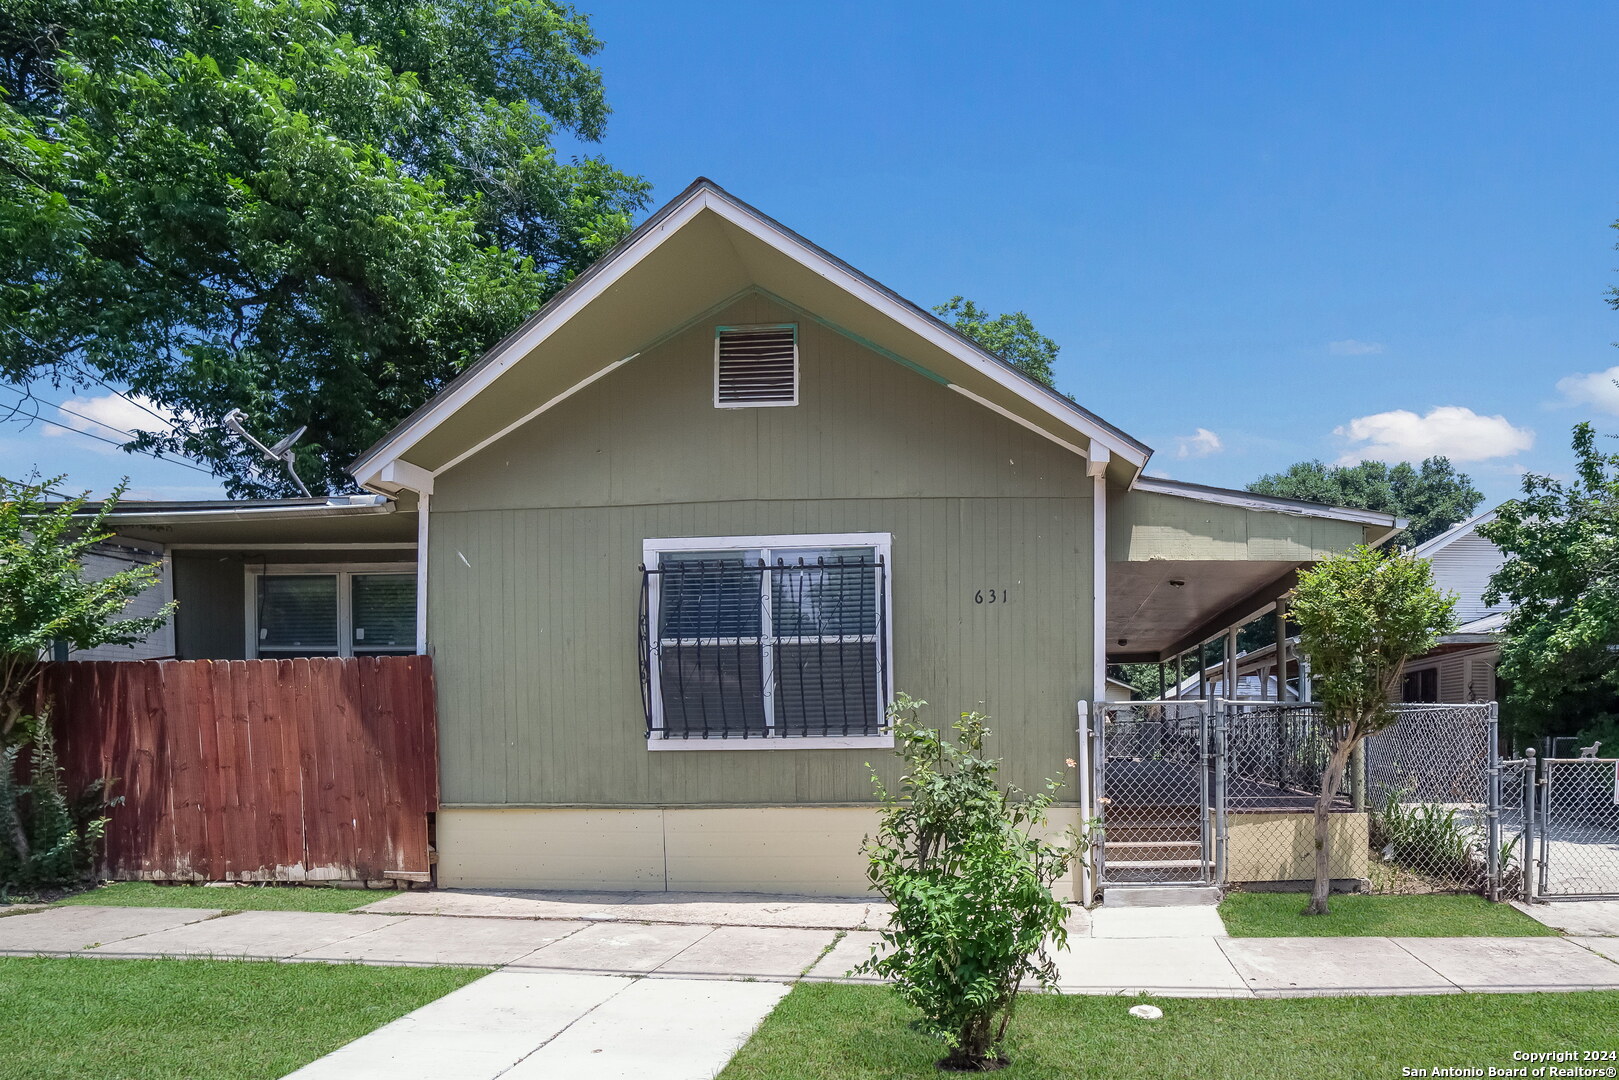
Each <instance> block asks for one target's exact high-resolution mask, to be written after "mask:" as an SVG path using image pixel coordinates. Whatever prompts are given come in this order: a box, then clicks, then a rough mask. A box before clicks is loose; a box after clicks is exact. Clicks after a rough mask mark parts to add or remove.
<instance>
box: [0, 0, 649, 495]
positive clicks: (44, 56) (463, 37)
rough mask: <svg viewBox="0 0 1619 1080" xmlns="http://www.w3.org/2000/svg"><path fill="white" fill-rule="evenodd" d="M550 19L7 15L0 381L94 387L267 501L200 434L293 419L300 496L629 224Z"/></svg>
mask: <svg viewBox="0 0 1619 1080" xmlns="http://www.w3.org/2000/svg"><path fill="white" fill-rule="evenodd" d="M599 49H600V42H599V41H598V40H597V38H596V37H595V35H594V34H593V32H592V30H591V27H590V24H589V22H588V20H587V19H586V18H585V17H584V16H583V15H581V14H579V13H577V12H576V11H575V10H574V9H573V8H571V7H570V6H568V5H567V4H564V3H560V2H554V0H502V2H500V3H494V2H490V0H356V2H354V3H344V4H338V3H335V2H329V0H273V2H269V0H7V2H6V3H4V4H0V377H3V378H5V379H7V380H11V381H13V382H15V383H22V382H24V381H26V380H36V379H41V378H46V379H50V380H54V381H56V382H58V383H70V384H87V381H89V380H105V381H107V382H110V383H113V384H115V385H121V386H124V387H127V388H129V389H131V390H133V391H135V392H137V393H139V394H142V395H144V396H146V397H148V398H150V399H152V400H153V401H155V402H157V403H158V404H159V405H160V406H162V408H163V409H164V410H166V411H167V412H169V413H172V414H173V416H174V425H173V427H172V428H171V427H169V426H168V425H165V424H163V423H159V422H156V421H155V420H154V422H153V424H152V425H150V426H151V428H152V430H151V431H149V432H145V433H143V434H142V436H141V437H140V438H139V439H138V440H137V441H136V445H138V446H139V447H141V448H143V449H147V450H162V451H171V452H178V453H184V454H187V455H191V456H194V457H197V458H200V459H203V460H205V461H207V462H209V463H211V464H212V465H213V466H214V468H215V469H216V470H217V471H218V472H219V473H220V474H221V475H223V476H224V477H225V478H226V479H227V487H228V488H229V489H230V490H231V491H232V493H234V494H238V495H265V494H286V493H288V488H287V486H286V485H287V480H286V478H285V476H284V475H283V474H282V473H281V472H280V471H279V470H277V471H274V472H267V473H265V474H263V475H260V474H258V471H257V470H256V469H254V468H253V467H252V466H253V460H252V456H251V455H250V454H249V453H248V452H247V451H246V449H245V448H244V447H242V446H241V445H240V443H238V442H237V441H235V440H233V439H232V438H231V437H229V436H228V435H226V434H225V433H224V432H222V431H221V429H220V427H219V426H218V421H219V419H220V418H221V417H222V416H223V415H224V414H225V413H226V412H228V411H229V410H230V409H232V408H240V409H243V410H244V411H245V412H246V414H247V416H248V418H249V425H250V427H253V428H256V429H257V430H258V431H259V432H260V433H262V434H267V435H269V436H270V437H271V438H272V439H273V438H274V437H276V436H278V435H280V434H282V433H285V432H287V431H290V430H291V429H293V428H295V427H298V426H301V425H307V426H308V429H309V430H308V434H307V435H306V436H305V438H304V440H303V442H302V443H301V444H300V445H299V448H298V471H299V472H300V473H302V474H303V475H304V476H305V477H306V478H309V479H310V480H311V486H312V487H315V488H317V489H325V490H331V489H334V488H340V487H342V486H345V485H346V484H347V479H346V478H345V477H344V476H343V474H342V472H341V469H342V466H343V465H344V464H345V463H346V462H348V461H349V460H350V459H352V458H353V457H354V456H355V455H357V454H358V453H359V452H360V451H361V450H363V449H364V448H365V447H367V446H368V445H369V444H370V443H372V442H373V441H374V440H375V439H376V438H378V437H379V436H380V435H381V434H383V433H384V432H386V431H387V430H388V429H389V428H390V427H391V426H392V425H393V424H395V423H396V422H397V421H399V420H400V419H401V418H402V417H404V416H405V415H406V414H408V413H409V412H410V411H411V410H412V409H414V408H415V407H416V406H418V405H420V404H421V403H422V402H423V401H424V400H426V398H427V397H429V396H430V395H431V394H432V393H433V392H434V391H435V390H436V389H437V388H439V387H440V386H442V385H443V384H444V383H445V381H446V380H448V379H450V378H451V377H453V376H454V375H455V374H456V373H457V372H459V371H460V370H461V369H462V368H463V367H464V366H465V365H466V364H467V363H468V362H469V361H471V360H472V359H474V358H476V357H477V356H478V355H479V354H480V353H481V352H482V351H483V350H484V349H485V348H487V347H488V346H489V345H491V344H492V343H493V342H494V341H496V340H497V339H499V338H500V337H501V336H503V335H504V334H505V333H506V332H508V331H509V330H510V329H511V328H512V327H513V326H514V325H516V324H517V323H518V322H519V321H521V320H522V319H523V318H524V317H525V316H527V315H528V314H529V313H531V312H532V311H534V309H535V308H536V307H537V306H538V305H539V304H540V303H541V302H542V301H543V300H544V299H545V298H546V297H547V296H549V295H550V294H552V293H553V292H555V291H556V290H558V289H559V288H561V287H562V286H563V285H564V284H566V282H567V281H568V280H569V279H570V278H571V277H572V276H573V275H575V274H577V273H578V272H579V271H580V270H581V269H582V268H583V267H585V266H587V265H588V264H589V263H591V262H592V261H594V260H595V259H596V258H597V257H598V256H599V255H600V254H602V253H603V252H604V251H606V250H607V249H608V248H609V247H611V246H612V245H613V244H614V243H615V242H617V241H618V240H619V239H620V238H622V236H623V235H624V234H625V233H626V232H627V231H628V229H629V228H630V225H631V218H632V216H633V215H634V213H635V212H636V211H637V210H639V209H640V208H641V207H642V206H643V205H644V204H645V199H646V193H647V185H646V184H645V183H644V182H643V181H641V180H640V179H637V178H635V177H631V176H628V175H626V174H624V173H622V172H620V171H618V170H616V169H614V168H613V167H612V166H610V165H609V164H608V163H607V162H605V161H603V160H601V159H600V158H599V157H592V156H584V157H571V158H570V157H565V156H564V155H563V154H561V153H559V152H558V150H557V149H556V148H555V144H556V143H557V142H558V141H559V140H562V139H567V140H569V141H570V142H582V143H586V144H588V143H590V142H592V141H595V140H597V139H599V138H600V137H601V136H602V134H603V131H604V128H605V124H606V121H607V116H608V111H609V110H608V106H607V103H606V101H605V99H604V97H603V91H602V80H601V75H600V72H599V70H598V69H597V68H596V67H595V66H593V64H592V62H591V57H592V56H594V55H595V54H596V53H597V51H598V50H599Z"/></svg>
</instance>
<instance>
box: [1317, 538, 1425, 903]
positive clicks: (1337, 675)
mask: <svg viewBox="0 0 1619 1080" xmlns="http://www.w3.org/2000/svg"><path fill="white" fill-rule="evenodd" d="M1455 608H1456V598H1455V596H1453V595H1445V594H1442V593H1440V591H1439V590H1438V589H1437V588H1435V587H1434V583H1433V572H1432V568H1431V567H1430V566H1429V565H1428V561H1427V560H1426V559H1412V558H1409V557H1407V556H1405V555H1403V554H1400V553H1399V552H1393V551H1386V550H1382V549H1379V548H1373V547H1368V546H1366V545H1356V546H1355V547H1352V548H1350V549H1349V550H1348V551H1346V552H1344V553H1342V554H1341V555H1337V556H1334V557H1333V558H1331V559H1328V560H1326V561H1325V562H1323V563H1320V564H1319V565H1317V566H1316V567H1314V568H1313V569H1310V570H1306V571H1304V572H1302V573H1300V574H1299V583H1298V586H1297V588H1296V589H1295V590H1294V593H1293V598H1292V602H1291V604H1290V605H1289V609H1290V611H1289V613H1290V614H1291V616H1292V618H1293V620H1294V621H1295V622H1296V623H1297V624H1298V627H1299V647H1300V649H1301V650H1302V651H1303V652H1304V654H1305V655H1307V656H1308V657H1309V658H1310V669H1311V672H1312V673H1313V674H1314V676H1315V697H1316V700H1317V701H1319V702H1320V703H1321V708H1322V713H1323V715H1322V720H1323V725H1324V729H1325V730H1324V734H1325V736H1326V738H1327V741H1328V745H1329V747H1330V755H1329V757H1328V759H1327V767H1326V770H1325V771H1324V772H1323V773H1322V774H1321V790H1320V791H1319V793H1318V794H1317V795H1316V801H1315V882H1314V884H1313V886H1312V887H1311V890H1310V903H1309V906H1308V907H1306V908H1305V909H1304V914H1306V915H1325V914H1327V894H1328V891H1329V889H1330V886H1331V877H1330V870H1331V854H1332V852H1331V845H1330V843H1329V840H1328V824H1329V819H1328V814H1329V812H1330V810H1331V808H1332V803H1333V799H1334V797H1335V796H1336V795H1337V793H1338V788H1339V786H1340V785H1341V784H1342V783H1343V778H1344V769H1345V767H1346V766H1347V765H1348V763H1349V759H1350V755H1351V754H1353V753H1354V752H1355V748H1356V747H1358V746H1359V745H1360V744H1361V743H1362V742H1364V741H1365V739H1366V737H1367V736H1368V735H1372V734H1375V733H1377V732H1379V731H1382V730H1383V729H1384V728H1387V727H1388V726H1389V725H1390V724H1392V723H1393V722H1394V719H1395V712H1394V708H1393V706H1392V705H1391V704H1390V698H1391V695H1392V694H1393V692H1394V688H1395V686H1396V685H1398V683H1399V679H1400V675H1401V671H1402V670H1403V668H1404V667H1405V662H1406V661H1407V660H1409V659H1410V658H1411V657H1412V656H1415V655H1417V654H1418V653H1423V652H1427V651H1428V650H1429V649H1431V648H1433V646H1434V644H1435V643H1436V642H1437V641H1438V639H1439V636H1440V635H1441V634H1445V633H1449V632H1450V631H1451V630H1452V629H1454V628H1455V625H1456V618H1455Z"/></svg>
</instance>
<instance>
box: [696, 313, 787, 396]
mask: <svg viewBox="0 0 1619 1080" xmlns="http://www.w3.org/2000/svg"><path fill="white" fill-rule="evenodd" d="M797 404H798V327H797V326H795V325H794V324H792V323H777V324H773V325H768V326H721V327H718V328H717V329H716V330H715V331H714V407H715V408H717V409H747V408H765V407H770V406H775V405H797Z"/></svg>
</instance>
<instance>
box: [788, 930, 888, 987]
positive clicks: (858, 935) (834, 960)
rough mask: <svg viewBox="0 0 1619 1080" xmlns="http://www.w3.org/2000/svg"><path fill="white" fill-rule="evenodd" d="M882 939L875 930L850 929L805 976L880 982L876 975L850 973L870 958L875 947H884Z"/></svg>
mask: <svg viewBox="0 0 1619 1080" xmlns="http://www.w3.org/2000/svg"><path fill="white" fill-rule="evenodd" d="M882 940H883V939H882V935H880V934H878V933H877V932H876V931H874V930H853V931H850V932H849V933H847V934H845V935H843V940H842V941H839V942H838V943H837V944H836V945H834V946H833V947H832V951H831V952H829V953H827V954H826V955H825V956H823V957H821V959H820V960H818V961H816V964H815V966H814V967H812V968H810V969H809V973H808V974H807V975H805V976H804V977H805V978H806V979H813V980H816V981H821V982H880V981H881V980H880V979H878V978H877V976H875V975H850V974H849V969H850V968H852V967H854V966H855V965H856V964H858V963H861V962H863V961H865V960H867V959H869V958H870V957H871V950H872V949H873V947H876V948H878V949H879V950H880V949H882Z"/></svg>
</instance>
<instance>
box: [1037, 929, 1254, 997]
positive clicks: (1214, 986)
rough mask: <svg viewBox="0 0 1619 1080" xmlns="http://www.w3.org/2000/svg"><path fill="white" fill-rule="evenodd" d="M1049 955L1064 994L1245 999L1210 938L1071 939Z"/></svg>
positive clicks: (1240, 984) (1228, 964) (1235, 976)
mask: <svg viewBox="0 0 1619 1080" xmlns="http://www.w3.org/2000/svg"><path fill="white" fill-rule="evenodd" d="M1054 955H1055V958H1056V961H1057V971H1058V983H1059V985H1060V986H1061V988H1062V990H1063V992H1064V993H1077V994H1137V993H1142V992H1146V993H1153V994H1171V995H1176V996H1182V997H1247V996H1248V990H1247V987H1246V986H1245V985H1244V983H1243V981H1242V978H1241V977H1240V976H1239V975H1238V974H1237V972H1236V970H1235V969H1234V968H1233V967H1232V966H1231V961H1229V960H1227V959H1226V957H1225V954H1224V953H1222V952H1221V951H1220V947H1219V945H1217V944H1216V943H1215V940H1214V939H1213V938H1207V937H1204V938H1159V939H1153V938H1096V937H1093V938H1070V939H1069V942H1068V948H1067V949H1066V950H1065V951H1061V952H1057V953H1055V954H1054Z"/></svg>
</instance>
